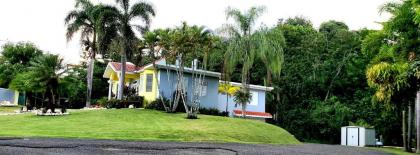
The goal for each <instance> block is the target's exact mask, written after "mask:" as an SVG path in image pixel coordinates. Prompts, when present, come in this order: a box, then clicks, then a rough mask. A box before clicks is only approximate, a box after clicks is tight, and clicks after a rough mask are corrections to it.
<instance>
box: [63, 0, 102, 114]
mask: <svg viewBox="0 0 420 155" xmlns="http://www.w3.org/2000/svg"><path fill="white" fill-rule="evenodd" d="M75 1H76V5H75V10H72V11H70V12H69V13H68V14H67V16H66V18H65V19H64V22H65V24H66V25H67V33H66V38H67V41H70V40H71V39H72V38H73V36H74V34H75V33H76V32H80V42H81V44H82V45H83V46H84V50H85V51H87V61H88V67H87V77H86V81H87V93H86V94H87V97H86V107H90V105H91V97H92V78H93V70H94V61H95V56H96V54H97V53H98V51H97V47H98V45H97V42H98V32H99V25H98V23H97V21H98V14H99V13H98V8H99V6H96V5H94V4H92V3H91V2H90V1H89V0H75Z"/></svg>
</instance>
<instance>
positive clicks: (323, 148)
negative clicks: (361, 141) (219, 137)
mask: <svg viewBox="0 0 420 155" xmlns="http://www.w3.org/2000/svg"><path fill="white" fill-rule="evenodd" d="M0 154H1V155H27V154H28V155H84V154H89V155H96V154H98V155H99V154H100V155H108V154H109V155H111V154H112V155H114V154H117V155H120V154H121V155H128V154H168V155H181V154H182V155H207V154H209V155H210V154H211V155H213V154H217V155H235V154H244V155H248V154H252V155H254V154H261V155H267V154H287V155H295V154H296V155H300V154H311V155H312V154H337V155H354V154H364V155H383V154H386V153H383V152H379V151H374V150H369V149H366V148H359V147H346V146H339V145H322V144H302V145H256V144H236V143H181V142H145V141H115V140H81V139H46V138H18V139H11V138H0Z"/></svg>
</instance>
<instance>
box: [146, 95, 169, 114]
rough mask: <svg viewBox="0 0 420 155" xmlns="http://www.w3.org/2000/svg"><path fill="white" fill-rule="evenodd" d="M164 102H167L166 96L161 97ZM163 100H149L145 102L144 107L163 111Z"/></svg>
mask: <svg viewBox="0 0 420 155" xmlns="http://www.w3.org/2000/svg"><path fill="white" fill-rule="evenodd" d="M163 100H164V102H169V100H168V99H167V98H163ZM163 104H164V103H163V102H162V100H161V99H156V100H154V101H153V102H151V103H150V104H147V105H146V107H145V109H153V110H160V111H165V107H164V106H163Z"/></svg>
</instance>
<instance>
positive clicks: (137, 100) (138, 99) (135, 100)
mask: <svg viewBox="0 0 420 155" xmlns="http://www.w3.org/2000/svg"><path fill="white" fill-rule="evenodd" d="M127 100H128V104H129V105H130V104H132V105H133V106H134V108H140V107H142V106H143V101H144V97H143V96H130V97H128V99H127Z"/></svg>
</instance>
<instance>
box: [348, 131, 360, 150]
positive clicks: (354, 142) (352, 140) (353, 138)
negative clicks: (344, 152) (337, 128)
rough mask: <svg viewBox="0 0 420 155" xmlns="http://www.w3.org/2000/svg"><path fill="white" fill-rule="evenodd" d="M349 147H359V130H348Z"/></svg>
mask: <svg viewBox="0 0 420 155" xmlns="http://www.w3.org/2000/svg"><path fill="white" fill-rule="evenodd" d="M347 145H348V146H359V128H347Z"/></svg>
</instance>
